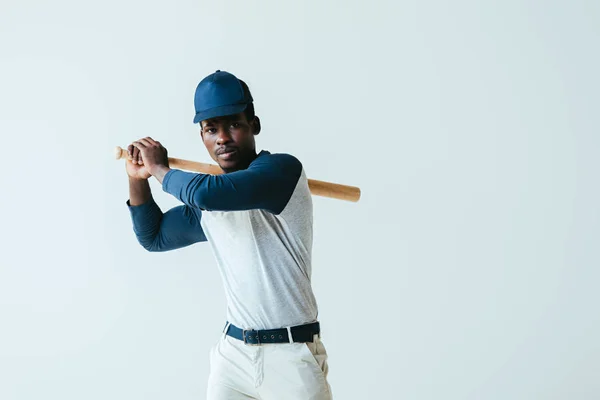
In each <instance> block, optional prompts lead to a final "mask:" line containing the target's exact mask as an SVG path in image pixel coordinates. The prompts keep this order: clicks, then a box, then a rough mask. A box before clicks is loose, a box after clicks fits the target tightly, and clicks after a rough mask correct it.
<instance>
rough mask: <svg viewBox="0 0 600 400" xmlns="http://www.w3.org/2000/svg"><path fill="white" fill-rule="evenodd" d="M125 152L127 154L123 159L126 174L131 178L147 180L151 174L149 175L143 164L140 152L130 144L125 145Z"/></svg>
mask: <svg viewBox="0 0 600 400" xmlns="http://www.w3.org/2000/svg"><path fill="white" fill-rule="evenodd" d="M127 154H128V155H129V157H128V158H127V160H126V161H125V169H126V170H127V175H129V177H130V178H133V179H139V180H148V179H149V178H150V177H151V176H152V175H150V173H149V172H148V170H147V169H146V167H145V166H144V162H143V160H142V153H140V151H139V150H138V149H137V148H136V147H134V146H133V145H131V144H130V145H129V147H127Z"/></svg>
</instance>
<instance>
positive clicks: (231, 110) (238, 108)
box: [194, 104, 248, 124]
mask: <svg viewBox="0 0 600 400" xmlns="http://www.w3.org/2000/svg"><path fill="white" fill-rule="evenodd" d="M246 107H248V104H230V105H227V106H221V107H215V108H211V109H209V110H206V111H202V112H199V113H196V116H195V117H194V123H195V124H197V123H198V122H200V121H204V120H206V119H210V118H216V117H224V116H225V115H233V114H239V113H241V112H242V111H244V110H245V109H246Z"/></svg>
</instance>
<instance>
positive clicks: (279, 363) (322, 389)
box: [207, 334, 332, 400]
mask: <svg viewBox="0 0 600 400" xmlns="http://www.w3.org/2000/svg"><path fill="white" fill-rule="evenodd" d="M327 373H328V366H327V352H326V350H325V346H324V345H323V342H322V341H321V338H320V337H319V335H315V336H314V342H313V343H310V342H309V343H273V344H261V345H247V344H245V343H244V342H242V341H241V340H238V339H234V338H232V337H230V336H225V335H224V334H223V336H221V339H220V340H219V341H218V342H217V343H216V344H215V345H214V346H213V347H212V348H211V350H210V375H209V378H208V389H207V398H208V400H237V399H261V400H282V399H286V400H296V399H298V400H331V398H332V396H331V387H330V385H329V383H328V382H327Z"/></svg>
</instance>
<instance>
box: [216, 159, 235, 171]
mask: <svg viewBox="0 0 600 400" xmlns="http://www.w3.org/2000/svg"><path fill="white" fill-rule="evenodd" d="M217 163H218V164H219V167H221V169H222V170H223V171H225V172H234V171H237V170H239V169H240V167H239V161H238V160H230V161H226V160H219V161H218V162H217Z"/></svg>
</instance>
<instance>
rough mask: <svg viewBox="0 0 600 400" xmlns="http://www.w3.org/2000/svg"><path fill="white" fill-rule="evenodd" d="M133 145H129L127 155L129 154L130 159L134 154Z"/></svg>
mask: <svg viewBox="0 0 600 400" xmlns="http://www.w3.org/2000/svg"><path fill="white" fill-rule="evenodd" d="M132 152H133V145H132V144H130V145H129V146H127V155H128V156H129V159H130V160H131V157H132V156H133V153H132Z"/></svg>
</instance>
